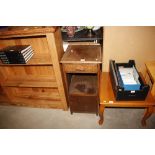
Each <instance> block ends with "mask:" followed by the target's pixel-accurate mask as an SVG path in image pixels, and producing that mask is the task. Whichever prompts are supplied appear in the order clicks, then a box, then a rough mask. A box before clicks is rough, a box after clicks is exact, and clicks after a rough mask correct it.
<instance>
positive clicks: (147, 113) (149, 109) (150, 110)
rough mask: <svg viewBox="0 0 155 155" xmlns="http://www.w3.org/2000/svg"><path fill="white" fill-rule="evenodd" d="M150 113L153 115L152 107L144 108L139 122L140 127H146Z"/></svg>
mask: <svg viewBox="0 0 155 155" xmlns="http://www.w3.org/2000/svg"><path fill="white" fill-rule="evenodd" d="M152 113H153V106H149V107H148V108H146V111H145V113H144V116H143V118H142V121H141V123H142V126H146V120H147V119H148V118H149V117H150V116H151V115H152Z"/></svg>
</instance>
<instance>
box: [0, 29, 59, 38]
mask: <svg viewBox="0 0 155 155" xmlns="http://www.w3.org/2000/svg"><path fill="white" fill-rule="evenodd" d="M56 29H57V27H54V26H10V27H4V28H1V29H0V38H11V37H20V36H37V35H45V34H46V33H54V32H55V31H56Z"/></svg>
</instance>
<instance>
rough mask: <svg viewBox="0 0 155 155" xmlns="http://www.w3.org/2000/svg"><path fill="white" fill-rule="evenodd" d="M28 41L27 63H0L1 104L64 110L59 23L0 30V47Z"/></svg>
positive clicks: (65, 103) (65, 104)
mask: <svg viewBox="0 0 155 155" xmlns="http://www.w3.org/2000/svg"><path fill="white" fill-rule="evenodd" d="M13 45H31V46H32V49H33V50H34V55H33V57H32V58H31V59H30V60H29V61H28V62H27V64H3V63H0V86H1V88H0V90H1V94H0V102H1V104H5V103H6V104H9V105H19V106H29V107H41V108H58V109H64V110H67V102H66V96H65V90H64V85H63V79H62V75H61V74H62V73H61V66H60V63H59V61H60V59H61V57H62V55H63V46H62V38H61V32H60V28H59V27H8V28H4V29H1V30H0V49H2V48H4V47H7V46H13Z"/></svg>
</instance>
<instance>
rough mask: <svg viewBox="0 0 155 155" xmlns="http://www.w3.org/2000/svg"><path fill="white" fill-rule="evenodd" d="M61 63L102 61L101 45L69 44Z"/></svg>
mask: <svg viewBox="0 0 155 155" xmlns="http://www.w3.org/2000/svg"><path fill="white" fill-rule="evenodd" d="M61 63H101V46H100V45H69V46H68V48H67V50H66V52H65V54H64V55H63V57H62V59H61Z"/></svg>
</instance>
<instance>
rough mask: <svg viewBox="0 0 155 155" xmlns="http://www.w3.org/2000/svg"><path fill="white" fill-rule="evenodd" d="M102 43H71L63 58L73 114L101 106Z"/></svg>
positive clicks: (90, 111) (94, 109)
mask: <svg viewBox="0 0 155 155" xmlns="http://www.w3.org/2000/svg"><path fill="white" fill-rule="evenodd" d="M101 62H102V61H101V46H100V45H69V46H68V48H67V50H66V52H65V54H64V55H63V57H62V59H61V63H62V66H63V73H64V79H65V86H66V92H67V97H68V101H69V107H70V111H71V114H72V113H73V112H83V113H95V114H97V115H98V107H99V81H100V79H99V78H100V71H101V69H100V64H101Z"/></svg>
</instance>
